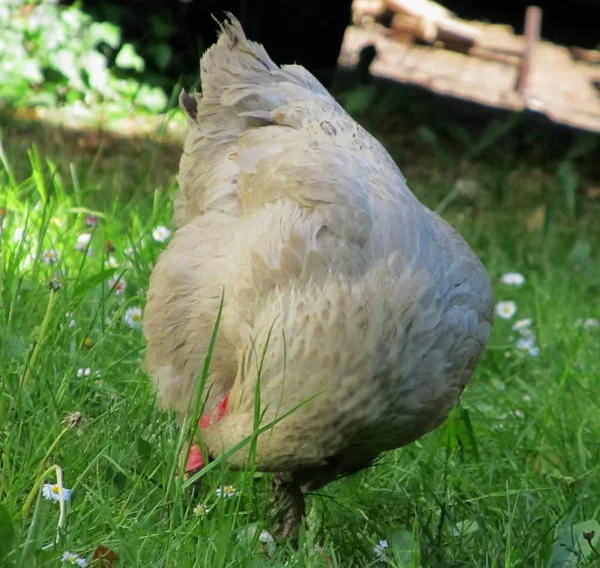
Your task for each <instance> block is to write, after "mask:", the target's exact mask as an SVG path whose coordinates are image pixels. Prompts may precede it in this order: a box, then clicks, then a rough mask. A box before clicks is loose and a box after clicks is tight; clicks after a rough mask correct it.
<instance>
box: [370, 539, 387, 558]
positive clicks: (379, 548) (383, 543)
mask: <svg viewBox="0 0 600 568" xmlns="http://www.w3.org/2000/svg"><path fill="white" fill-rule="evenodd" d="M388 548H389V543H388V541H387V540H380V541H379V542H378V543H377V544H376V545H375V546H374V547H373V552H374V553H375V556H377V558H378V559H379V560H382V561H383V560H385V551H386V550H387V549H388Z"/></svg>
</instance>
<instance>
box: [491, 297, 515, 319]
mask: <svg viewBox="0 0 600 568" xmlns="http://www.w3.org/2000/svg"><path fill="white" fill-rule="evenodd" d="M516 313H517V304H515V303H514V302H512V301H510V300H508V301H505V302H498V303H497V304H496V315H497V316H498V317H500V318H502V319H505V320H509V319H512V317H513V316H514V315H515V314H516Z"/></svg>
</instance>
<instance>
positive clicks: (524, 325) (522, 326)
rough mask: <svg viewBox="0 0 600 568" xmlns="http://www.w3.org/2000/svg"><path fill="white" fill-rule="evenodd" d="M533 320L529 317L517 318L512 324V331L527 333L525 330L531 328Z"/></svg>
mask: <svg viewBox="0 0 600 568" xmlns="http://www.w3.org/2000/svg"><path fill="white" fill-rule="evenodd" d="M532 323H533V320H532V319H531V318H524V319H520V320H517V321H516V322H515V323H514V325H513V326H512V328H511V329H512V330H513V331H518V332H519V333H520V334H522V335H527V332H528V331H530V329H531V324H532Z"/></svg>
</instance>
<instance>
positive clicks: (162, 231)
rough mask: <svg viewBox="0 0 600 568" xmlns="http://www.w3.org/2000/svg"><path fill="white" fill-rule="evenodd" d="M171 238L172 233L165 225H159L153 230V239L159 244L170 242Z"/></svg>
mask: <svg viewBox="0 0 600 568" xmlns="http://www.w3.org/2000/svg"><path fill="white" fill-rule="evenodd" d="M170 236H171V231H169V229H167V228H166V227H164V226H163V225H159V226H158V227H156V228H154V229H153V230H152V238H153V239H154V240H155V241H156V242H158V243H164V242H166V241H168V240H169V237H170Z"/></svg>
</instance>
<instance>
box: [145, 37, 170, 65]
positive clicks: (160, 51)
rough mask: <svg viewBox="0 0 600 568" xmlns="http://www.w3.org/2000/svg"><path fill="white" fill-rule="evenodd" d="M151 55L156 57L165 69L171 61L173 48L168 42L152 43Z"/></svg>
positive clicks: (158, 63) (156, 61)
mask: <svg viewBox="0 0 600 568" xmlns="http://www.w3.org/2000/svg"><path fill="white" fill-rule="evenodd" d="M148 51H149V53H150V55H152V58H153V59H154V62H155V63H156V65H157V66H158V67H159V68H160V69H165V68H166V67H167V66H168V65H169V63H170V62H171V57H172V55H173V50H172V49H171V47H170V46H169V45H167V44H166V43H159V44H157V45H151V46H150V47H149V48H148Z"/></svg>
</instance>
